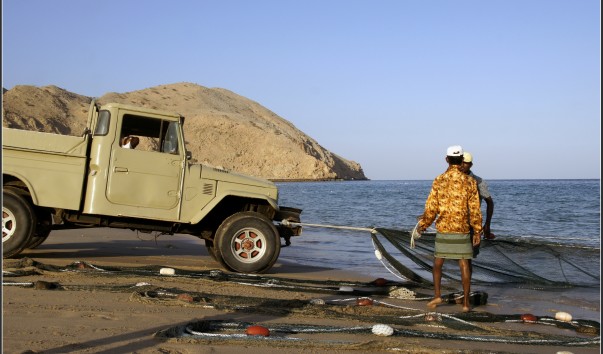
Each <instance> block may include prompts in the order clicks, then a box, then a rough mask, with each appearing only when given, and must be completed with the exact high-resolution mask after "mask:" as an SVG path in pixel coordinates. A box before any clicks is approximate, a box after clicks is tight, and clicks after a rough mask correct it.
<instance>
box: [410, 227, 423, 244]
mask: <svg viewBox="0 0 603 354" xmlns="http://www.w3.org/2000/svg"><path fill="white" fill-rule="evenodd" d="M418 227H419V223H418V222H417V224H416V225H415V227H414V228H413V229H412V232H411V233H410V248H415V239H417V240H418V239H420V238H421V234H420V233H419V232H418V231H417V228H418Z"/></svg>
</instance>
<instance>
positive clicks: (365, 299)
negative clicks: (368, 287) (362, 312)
mask: <svg viewBox="0 0 603 354" xmlns="http://www.w3.org/2000/svg"><path fill="white" fill-rule="evenodd" d="M372 304H373V300H372V299H369V298H368V297H361V298H358V299H356V305H358V306H371V305H372Z"/></svg>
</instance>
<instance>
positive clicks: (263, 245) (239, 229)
mask: <svg viewBox="0 0 603 354" xmlns="http://www.w3.org/2000/svg"><path fill="white" fill-rule="evenodd" d="M214 243H215V247H216V249H215V251H216V256H217V257H218V258H219V259H220V258H221V260H222V261H223V262H224V263H225V265H226V268H228V269H229V270H233V271H235V272H239V273H264V272H266V271H268V270H269V269H270V268H272V266H273V265H274V263H275V262H276V260H277V259H278V256H279V254H280V252H281V243H280V236H279V234H278V232H277V230H276V227H275V226H274V224H273V223H272V222H271V221H270V220H269V219H268V218H267V217H265V216H264V215H262V214H259V213H256V212H240V213H236V214H234V215H231V216H230V217H228V218H227V219H226V220H224V222H223V223H222V225H220V227H219V228H218V231H217V232H216V237H215V240H214Z"/></svg>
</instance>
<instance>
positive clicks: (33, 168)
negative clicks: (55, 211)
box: [2, 128, 88, 210]
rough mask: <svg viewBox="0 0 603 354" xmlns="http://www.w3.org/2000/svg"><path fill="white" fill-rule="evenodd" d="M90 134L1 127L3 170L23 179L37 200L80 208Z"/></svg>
mask: <svg viewBox="0 0 603 354" xmlns="http://www.w3.org/2000/svg"><path fill="white" fill-rule="evenodd" d="M86 149H87V137H77V136H70V135H60V134H51V133H42V132H35V131H28V130H21V129H12V128H2V164H3V174H5V175H12V176H15V177H18V178H20V179H21V180H23V181H24V182H25V183H26V185H27V187H28V189H29V190H30V192H31V196H32V199H33V202H34V204H36V205H39V206H48V207H55V208H56V207H58V208H63V209H71V210H78V209H79V207H80V201H81V195H82V191H83V185H84V180H85V173H86V163H87V160H88V159H87V156H86Z"/></svg>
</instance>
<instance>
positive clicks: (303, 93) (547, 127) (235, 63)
mask: <svg viewBox="0 0 603 354" xmlns="http://www.w3.org/2000/svg"><path fill="white" fill-rule="evenodd" d="M2 7H3V8H2V47H3V48H2V86H3V87H4V88H7V89H11V88H12V87H14V86H15V85H35V86H46V85H56V86H59V87H61V88H63V89H66V90H68V91H71V92H74V93H77V94H81V95H86V96H92V97H98V96H102V95H104V94H105V93H108V92H120V93H123V92H129V91H136V90H141V89H145V88H148V87H152V86H156V85H163V84H172V83H178V82H192V83H196V84H199V85H202V86H205V87H220V88H225V89H228V90H231V91H233V92H235V93H237V94H239V95H242V96H245V97H247V98H249V99H252V100H254V101H256V102H258V103H260V104H261V105H263V106H265V107H266V108H268V109H270V110H272V111H273V112H275V113H276V114H278V115H279V116H281V117H283V118H284V119H286V120H288V121H290V122H291V123H293V124H294V125H295V126H296V127H297V128H299V129H300V130H302V131H303V132H304V133H306V134H308V135H309V136H311V137H313V138H314V139H316V140H317V141H318V142H319V143H320V144H321V145H322V146H324V147H325V148H326V149H328V150H330V151H332V152H334V153H336V154H338V155H340V156H342V157H344V158H347V159H350V160H354V161H356V162H358V163H360V164H361V165H362V167H363V169H364V172H365V174H366V176H367V177H368V178H370V179H373V180H380V179H428V180H429V179H433V178H434V177H435V176H436V175H437V174H439V173H441V172H443V171H444V170H445V168H446V163H445V161H444V156H445V153H446V148H447V147H448V146H449V145H457V144H458V145H462V146H463V147H464V148H465V150H467V151H470V152H471V153H473V156H474V162H475V163H474V168H473V170H474V172H475V173H476V174H477V175H480V176H481V177H483V178H485V179H532V178H551V179H558V178H600V171H601V154H600V149H601V134H600V129H601V69H600V65H601V31H600V30H601V22H600V10H601V6H600V2H599V1H594V0H471V1H469V0H448V1H438V0H433V1H428V0H373V1H369V0H363V1H356V0H298V1H294V0H289V1H287V0H211V1H209V0H190V1H185V0H170V1H168V0H144V1H143V0H102V1H83V0H53V1H48V0H3V1H2Z"/></svg>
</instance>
